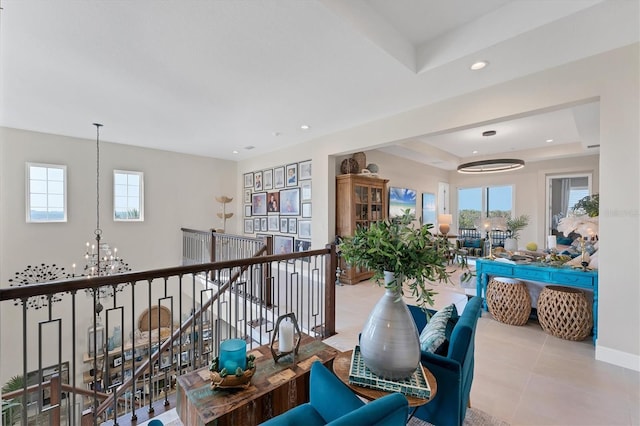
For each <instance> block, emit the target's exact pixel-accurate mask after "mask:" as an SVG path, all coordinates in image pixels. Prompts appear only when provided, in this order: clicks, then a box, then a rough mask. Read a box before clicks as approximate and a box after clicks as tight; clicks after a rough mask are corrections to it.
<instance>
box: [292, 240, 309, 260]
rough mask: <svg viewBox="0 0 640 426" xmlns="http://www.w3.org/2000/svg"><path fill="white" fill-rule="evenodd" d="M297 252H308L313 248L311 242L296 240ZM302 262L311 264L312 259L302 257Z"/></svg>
mask: <svg viewBox="0 0 640 426" xmlns="http://www.w3.org/2000/svg"><path fill="white" fill-rule="evenodd" d="M294 246H295V248H296V251H307V250H309V249H310V248H311V241H308V240H296V241H295V243H294ZM300 260H302V261H303V262H310V261H311V259H310V258H309V257H301V258H300Z"/></svg>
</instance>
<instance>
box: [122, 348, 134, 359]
mask: <svg viewBox="0 0 640 426" xmlns="http://www.w3.org/2000/svg"><path fill="white" fill-rule="evenodd" d="M132 359H133V350H128V351H124V360H125V361H131V360H132Z"/></svg>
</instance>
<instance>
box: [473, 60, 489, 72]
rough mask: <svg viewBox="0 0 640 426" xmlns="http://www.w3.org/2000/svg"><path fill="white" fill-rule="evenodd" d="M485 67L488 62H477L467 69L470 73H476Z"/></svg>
mask: <svg viewBox="0 0 640 426" xmlns="http://www.w3.org/2000/svg"><path fill="white" fill-rule="evenodd" d="M487 65H489V61H478V62H474V63H473V64H471V66H470V67H469V68H470V69H471V70H472V71H478V70H481V69H482V68H484V67H486V66H487Z"/></svg>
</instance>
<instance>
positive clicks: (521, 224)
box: [507, 214, 529, 239]
mask: <svg viewBox="0 0 640 426" xmlns="http://www.w3.org/2000/svg"><path fill="white" fill-rule="evenodd" d="M527 225H529V215H526V214H522V215H520V216H516V217H513V218H512V217H511V216H509V217H508V218H507V229H508V230H509V231H511V238H516V239H517V238H518V236H519V234H520V231H522V230H523V229H524V228H526V227H527Z"/></svg>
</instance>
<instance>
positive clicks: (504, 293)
mask: <svg viewBox="0 0 640 426" xmlns="http://www.w3.org/2000/svg"><path fill="white" fill-rule="evenodd" d="M487 306H488V307H489V312H491V315H493V317H494V318H495V319H496V320H497V321H500V322H503V323H505V324H509V325H525V324H526V323H527V321H528V320H529V315H530V314H531V296H529V290H528V289H527V286H526V284H525V283H523V282H522V281H518V280H514V279H511V278H502V277H493V278H492V279H491V281H490V282H489V284H488V285H487Z"/></svg>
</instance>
